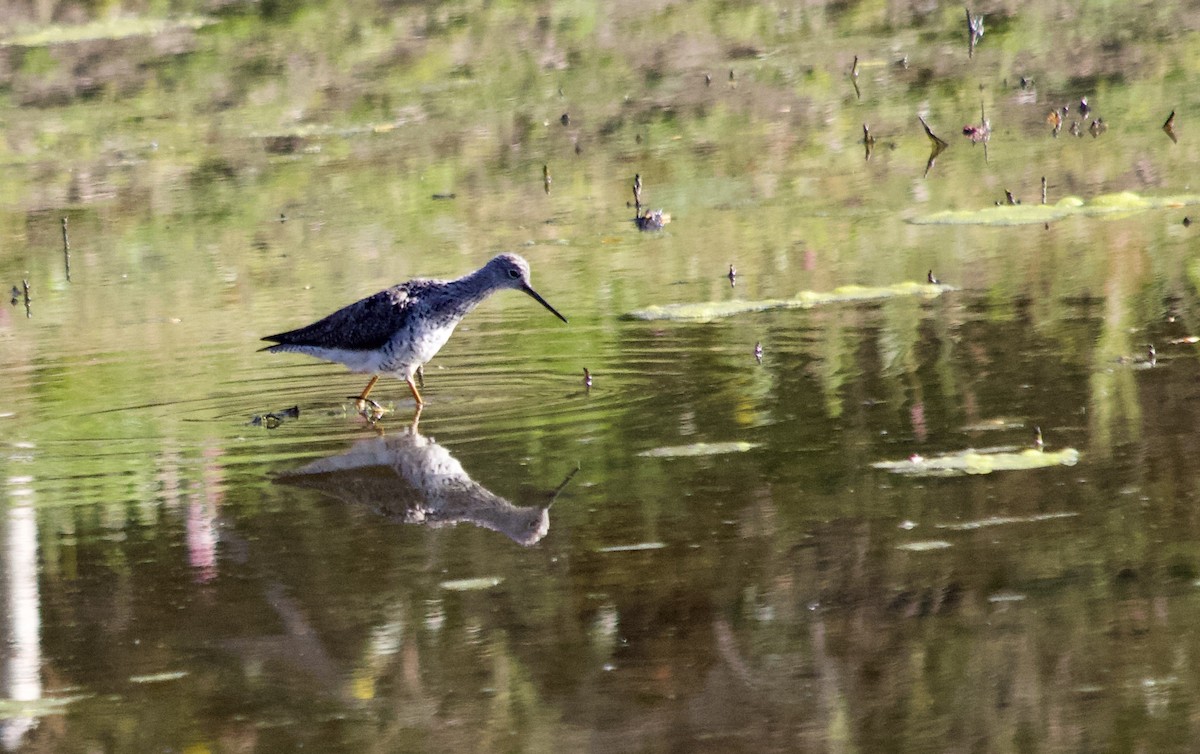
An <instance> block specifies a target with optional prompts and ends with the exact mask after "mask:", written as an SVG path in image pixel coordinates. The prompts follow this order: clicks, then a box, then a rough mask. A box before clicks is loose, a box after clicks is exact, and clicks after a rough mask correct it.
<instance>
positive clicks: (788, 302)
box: [624, 281, 954, 322]
mask: <svg viewBox="0 0 1200 754" xmlns="http://www.w3.org/2000/svg"><path fill="white" fill-rule="evenodd" d="M952 290H954V286H950V285H941V284H932V283H914V282H912V281H905V282H903V283H896V284H894V285H884V286H865V285H844V286H841V287H840V288H835V289H833V290H832V291H801V292H800V293H798V294H796V296H795V298H769V299H762V300H759V301H701V302H697V303H693V304H666V305H663V306H650V307H647V308H645V309H638V310H636V311H632V312H629V313H628V314H626V315H625V317H624V319H640V320H663V319H667V320H674V321H676V322H711V321H713V320H714V319H721V318H722V317H732V316H733V315H735V314H748V313H751V312H765V311H768V310H770V309H811V308H813V307H814V306H824V305H827V304H853V303H861V302H864V301H880V300H883V299H889V298H896V297H899V296H924V297H925V298H934V297H936V296H940V295H942V294H943V293H945V292H946V291H952Z"/></svg>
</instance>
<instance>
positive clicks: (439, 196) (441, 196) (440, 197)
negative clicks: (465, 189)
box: [433, 194, 458, 201]
mask: <svg viewBox="0 0 1200 754" xmlns="http://www.w3.org/2000/svg"><path fill="white" fill-rule="evenodd" d="M457 196H458V195H457V194H434V195H433V198H434V199H437V200H439V201H445V200H447V199H454V198H456V197H457Z"/></svg>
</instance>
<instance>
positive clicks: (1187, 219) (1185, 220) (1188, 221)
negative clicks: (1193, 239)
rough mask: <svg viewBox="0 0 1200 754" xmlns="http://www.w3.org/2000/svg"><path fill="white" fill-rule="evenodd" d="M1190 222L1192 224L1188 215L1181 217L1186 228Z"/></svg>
mask: <svg viewBox="0 0 1200 754" xmlns="http://www.w3.org/2000/svg"><path fill="white" fill-rule="evenodd" d="M1191 224H1192V218H1190V217H1185V218H1183V227H1185V228H1186V227H1187V226H1189V225H1191Z"/></svg>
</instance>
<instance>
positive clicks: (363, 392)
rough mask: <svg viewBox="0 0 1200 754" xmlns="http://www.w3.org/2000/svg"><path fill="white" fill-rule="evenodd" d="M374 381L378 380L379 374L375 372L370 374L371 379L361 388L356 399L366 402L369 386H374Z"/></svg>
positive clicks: (369, 392) (369, 391) (369, 390)
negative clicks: (360, 393) (360, 392)
mask: <svg viewBox="0 0 1200 754" xmlns="http://www.w3.org/2000/svg"><path fill="white" fill-rule="evenodd" d="M376 382H379V375H377V374H376V375H372V376H371V381H370V382H368V383H367V386H366V387H364V388H363V391H362V395H360V396H358V399H359V400H360V401H362V402H364V403H365V402H366V400H367V396H368V395H370V394H371V388H373V387H375V383H376Z"/></svg>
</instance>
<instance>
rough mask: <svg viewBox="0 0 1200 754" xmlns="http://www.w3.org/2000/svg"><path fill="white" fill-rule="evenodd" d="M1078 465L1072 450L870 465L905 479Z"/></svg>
mask: <svg viewBox="0 0 1200 754" xmlns="http://www.w3.org/2000/svg"><path fill="white" fill-rule="evenodd" d="M1078 462H1079V451H1078V450H1075V449H1074V448H1065V449H1063V450H1058V451H1041V450H1034V449H1032V448H1030V449H1028V450H1023V451H1020V452H1013V451H1007V450H995V451H987V450H976V449H974V448H968V449H967V450H961V451H959V452H957V453H948V454H946V455H941V456H933V457H930V458H925V457H923V456H913V457H912V458H909V459H907V460H904V461H879V462H877V463H873V464H871V465H872V466H874V467H875V468H877V469H884V470H885V471H890V472H892V473H894V474H905V475H908V476H963V475H966V474H990V473H992V472H993V471H1024V470H1027V469H1044V468H1047V467H1049V466H1074V465H1075V464H1076V463H1078Z"/></svg>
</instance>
